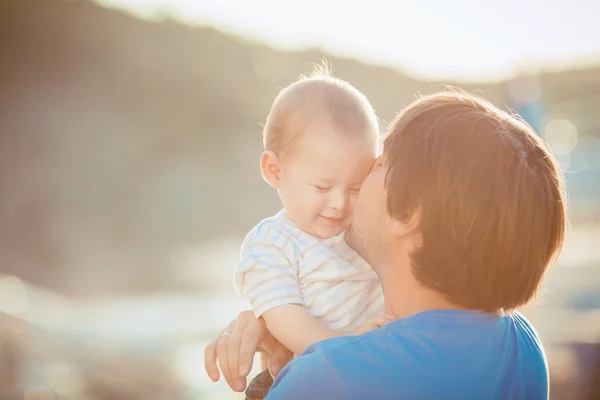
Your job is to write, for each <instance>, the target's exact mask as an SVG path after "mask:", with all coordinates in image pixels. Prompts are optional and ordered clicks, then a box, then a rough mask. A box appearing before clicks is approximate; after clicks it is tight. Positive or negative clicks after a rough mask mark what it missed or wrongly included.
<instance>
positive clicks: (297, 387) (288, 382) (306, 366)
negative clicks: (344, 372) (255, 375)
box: [265, 349, 345, 400]
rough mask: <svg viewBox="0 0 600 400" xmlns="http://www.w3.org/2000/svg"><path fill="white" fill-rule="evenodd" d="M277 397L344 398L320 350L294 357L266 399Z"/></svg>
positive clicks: (302, 399)
mask: <svg viewBox="0 0 600 400" xmlns="http://www.w3.org/2000/svg"><path fill="white" fill-rule="evenodd" d="M309 351H310V349H309ZM277 399H285V400H313V399H328V400H344V399H345V397H344V393H343V391H342V387H341V385H340V382H339V381H338V377H337V376H336V375H335V373H334V369H333V368H332V367H331V365H329V361H328V360H327V358H326V357H325V356H324V355H323V353H321V352H318V351H315V352H312V353H308V354H305V355H303V356H301V357H299V358H297V359H295V360H293V361H292V362H290V363H289V364H288V365H287V366H286V367H285V368H284V369H283V370H282V371H281V372H280V373H279V375H277V378H276V379H275V382H274V383H273V387H272V388H271V390H270V391H269V394H268V395H267V397H266V399H265V400H277Z"/></svg>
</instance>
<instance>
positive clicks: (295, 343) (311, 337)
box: [263, 304, 344, 355]
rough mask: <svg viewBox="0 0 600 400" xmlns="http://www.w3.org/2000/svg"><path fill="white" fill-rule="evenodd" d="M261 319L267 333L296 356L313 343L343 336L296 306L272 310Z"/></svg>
mask: <svg viewBox="0 0 600 400" xmlns="http://www.w3.org/2000/svg"><path fill="white" fill-rule="evenodd" d="M263 319H264V320H265V323H266V325H267V329H268V330H269V332H271V333H272V334H273V336H275V338H276V339H277V340H279V341H280V342H281V344H283V345H284V346H285V347H287V348H288V349H290V350H291V351H292V352H293V353H294V354H296V355H300V354H302V353H303V352H304V350H305V349H306V348H307V347H308V346H309V345H311V344H313V343H316V342H320V341H321V340H325V339H329V338H332V337H335V336H341V335H343V334H344V333H343V332H336V331H334V330H332V329H329V328H328V327H326V326H325V325H323V324H322V323H320V322H319V321H318V320H317V319H316V318H315V317H313V316H312V315H310V313H309V312H308V311H307V310H306V309H305V308H304V307H303V306H301V305H298V304H286V305H283V306H279V307H275V308H272V309H270V310H268V311H267V312H265V313H264V314H263Z"/></svg>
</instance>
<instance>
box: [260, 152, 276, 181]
mask: <svg viewBox="0 0 600 400" xmlns="http://www.w3.org/2000/svg"><path fill="white" fill-rule="evenodd" d="M260 173H261V174H262V177H263V179H264V180H265V181H267V183H268V184H269V185H271V186H273V187H274V188H275V189H279V183H280V177H279V174H280V173H281V166H280V164H279V158H278V157H277V154H275V153H274V152H273V151H271V150H265V151H263V153H262V155H261V156H260Z"/></svg>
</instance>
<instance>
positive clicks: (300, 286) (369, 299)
mask: <svg viewBox="0 0 600 400" xmlns="http://www.w3.org/2000/svg"><path fill="white" fill-rule="evenodd" d="M240 258H241V259H240V264H239V265H238V267H237V268H236V271H235V277H234V282H235V288H236V290H237V292H238V293H239V294H240V295H242V296H243V297H245V298H246V299H248V300H249V302H250V304H251V306H252V309H253V310H254V313H255V315H256V316H257V317H260V316H261V315H262V314H264V313H265V312H266V311H268V310H270V309H272V308H274V307H278V306H281V305H285V304H300V305H302V306H304V308H306V310H307V311H308V312H309V313H310V314H311V315H313V316H314V317H315V318H317V319H318V320H319V321H320V322H321V323H323V324H324V325H326V326H327V327H329V328H330V329H333V330H339V331H342V332H352V331H353V330H354V329H356V328H357V327H358V326H359V325H360V324H361V323H362V322H364V320H365V319H367V318H369V317H373V316H383V314H384V303H383V292H382V290H381V286H380V284H379V279H378V277H377V275H376V274H375V271H373V269H372V268H371V267H370V266H369V264H367V262H366V261H365V260H364V259H363V258H362V257H360V256H359V255H358V254H357V253H356V252H355V251H354V250H352V249H351V248H350V247H349V246H348V245H347V244H346V242H345V240H344V232H342V233H340V234H339V235H337V236H334V237H331V238H329V239H319V238H317V237H315V236H312V235H310V234H308V233H306V232H304V231H302V230H301V229H300V228H298V227H297V226H296V225H295V224H294V223H293V222H291V221H290V220H289V219H287V218H286V217H285V216H284V215H283V211H281V212H279V213H278V214H277V215H275V216H273V217H270V218H267V219H265V220H263V221H262V222H261V223H259V224H258V225H257V226H256V227H255V228H254V229H253V230H252V231H250V233H249V234H248V236H246V239H245V240H244V243H243V245H242V250H241V257H240Z"/></svg>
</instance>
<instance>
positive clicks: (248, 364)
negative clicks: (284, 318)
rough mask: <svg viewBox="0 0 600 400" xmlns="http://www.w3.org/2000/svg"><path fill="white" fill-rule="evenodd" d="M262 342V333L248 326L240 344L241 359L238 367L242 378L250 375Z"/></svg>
mask: <svg viewBox="0 0 600 400" xmlns="http://www.w3.org/2000/svg"><path fill="white" fill-rule="evenodd" d="M259 342H260V333H259V332H257V331H256V329H253V328H251V326H248V327H247V328H246V329H245V330H244V334H243V336H242V340H241V343H240V353H239V354H240V358H239V365H238V373H239V375H240V376H241V377H243V378H245V377H246V376H248V374H249V373H250V370H251V369H252V364H253V362H254V354H256V352H257V350H258V346H259V344H260V343H259Z"/></svg>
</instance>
